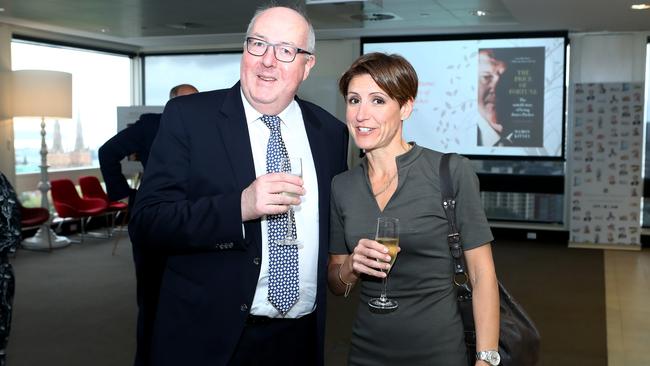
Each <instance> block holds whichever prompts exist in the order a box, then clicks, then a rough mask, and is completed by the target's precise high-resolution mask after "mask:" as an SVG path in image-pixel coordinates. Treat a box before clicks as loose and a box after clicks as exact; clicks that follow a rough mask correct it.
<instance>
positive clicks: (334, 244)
mask: <svg viewBox="0 0 650 366" xmlns="http://www.w3.org/2000/svg"><path fill="white" fill-rule="evenodd" d="M339 182H340V180H339ZM336 187H337V177H334V179H333V180H332V190H331V196H330V248H329V251H330V254H350V251H349V250H348V248H347V246H346V245H345V231H344V223H343V215H342V213H341V208H340V207H339V205H338V204H337V203H338V202H337V198H339V197H338V195H337V188H336Z"/></svg>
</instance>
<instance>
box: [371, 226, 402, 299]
mask: <svg viewBox="0 0 650 366" xmlns="http://www.w3.org/2000/svg"><path fill="white" fill-rule="evenodd" d="M375 241H377V242H378V243H380V244H383V245H385V246H386V247H387V248H388V255H390V268H389V269H388V270H387V271H386V277H384V278H383V279H382V282H383V287H382V291H381V294H380V295H379V297H376V298H373V299H370V301H368V306H370V307H371V308H373V309H378V310H384V311H386V310H387V311H393V310H395V309H397V307H398V304H397V301H395V300H393V299H389V298H388V296H387V287H388V274H389V272H390V270H391V269H392V268H393V263H395V259H396V258H397V248H399V220H398V219H396V218H394V217H380V218H378V219H377V234H376V235H375ZM377 261H379V259H377ZM383 271H384V270H382V272H383Z"/></svg>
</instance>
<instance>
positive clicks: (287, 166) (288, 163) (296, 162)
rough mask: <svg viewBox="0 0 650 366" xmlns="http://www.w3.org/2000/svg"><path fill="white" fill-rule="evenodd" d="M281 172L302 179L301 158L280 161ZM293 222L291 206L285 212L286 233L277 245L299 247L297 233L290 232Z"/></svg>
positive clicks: (291, 194)
mask: <svg viewBox="0 0 650 366" xmlns="http://www.w3.org/2000/svg"><path fill="white" fill-rule="evenodd" d="M282 171H283V172H285V173H290V174H293V175H295V176H298V177H302V159H301V158H285V159H283V161H282ZM282 194H285V195H289V196H295V195H294V194H293V193H289V192H284V193H282ZM292 222H295V216H294V210H293V207H292V206H289V211H287V231H286V233H285V235H284V238H283V239H280V240H278V242H277V243H278V245H296V246H299V245H300V241H299V240H298V238H297V236H298V234H297V232H296V233H295V236H294V232H293V230H292V225H291V223H292Z"/></svg>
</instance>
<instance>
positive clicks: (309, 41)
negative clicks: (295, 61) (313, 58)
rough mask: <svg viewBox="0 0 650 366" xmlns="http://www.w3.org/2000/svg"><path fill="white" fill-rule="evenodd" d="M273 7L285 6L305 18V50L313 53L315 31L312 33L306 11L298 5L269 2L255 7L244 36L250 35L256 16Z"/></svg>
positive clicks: (314, 48) (312, 28)
mask: <svg viewBox="0 0 650 366" xmlns="http://www.w3.org/2000/svg"><path fill="white" fill-rule="evenodd" d="M273 8H287V9H291V10H293V11H295V12H296V13H298V14H300V16H302V18H303V19H305V22H307V27H308V32H307V51H309V52H310V53H314V51H315V50H316V33H314V27H313V26H312V25H311V21H310V20H309V18H308V17H307V13H306V12H305V11H304V9H303V8H301V7H298V6H288V5H287V6H285V5H283V6H278V5H275V4H269V5H264V6H262V7H259V8H257V10H256V11H255V15H253V18H251V21H250V23H248V28H246V36H247V37H248V36H250V33H251V30H252V29H253V24H255V21H256V20H257V18H258V17H259V16H260V15H262V13H264V12H265V11H267V10H269V9H273Z"/></svg>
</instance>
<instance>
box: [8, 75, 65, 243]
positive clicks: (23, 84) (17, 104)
mask: <svg viewBox="0 0 650 366" xmlns="http://www.w3.org/2000/svg"><path fill="white" fill-rule="evenodd" d="M12 99H13V116H14V117H40V118H41V165H40V169H41V180H40V182H39V183H38V190H39V191H41V207H43V208H45V209H47V210H48V211H49V210H50V202H49V200H48V197H47V192H48V191H49V190H50V180H49V178H48V174H47V168H48V167H49V165H47V143H46V142H45V118H46V117H48V118H53V117H54V118H57V117H58V118H72V75H71V74H69V73H67V72H59V71H46V70H18V71H14V72H13V95H12ZM50 224H51V219H50V220H48V221H47V222H46V223H45V224H44V225H43V226H41V227H40V228H39V229H38V231H37V232H36V235H34V236H33V237H32V238H29V239H26V240H24V241H23V243H22V246H23V247H24V248H26V249H48V248H50V243H51V247H52V248H61V247H64V246H66V245H69V244H70V239H68V238H66V237H64V236H58V235H56V234H55V233H54V231H52V229H51V228H50Z"/></svg>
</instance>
